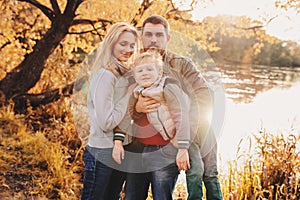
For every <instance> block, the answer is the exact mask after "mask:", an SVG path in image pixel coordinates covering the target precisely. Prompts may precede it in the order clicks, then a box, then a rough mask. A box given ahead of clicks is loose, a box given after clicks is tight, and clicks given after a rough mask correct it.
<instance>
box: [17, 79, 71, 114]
mask: <svg viewBox="0 0 300 200" xmlns="http://www.w3.org/2000/svg"><path fill="white" fill-rule="evenodd" d="M73 87H74V83H72V84H69V85H66V86H65V87H64V88H58V89H55V90H52V91H47V92H43V93H40V94H22V95H19V96H16V97H14V98H13V101H14V103H15V111H18V112H22V111H24V110H25V109H26V108H27V107H28V104H29V106H32V107H33V108H36V107H39V106H41V105H46V104H48V103H51V102H54V101H57V100H58V99H60V98H62V97H68V96H70V95H71V94H72V92H73Z"/></svg>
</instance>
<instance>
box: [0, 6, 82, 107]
mask: <svg viewBox="0 0 300 200" xmlns="http://www.w3.org/2000/svg"><path fill="white" fill-rule="evenodd" d="M81 2H82V0H68V4H67V6H66V10H65V11H64V13H63V14H60V13H55V15H54V17H53V18H52V26H51V28H50V29H49V30H48V31H47V33H46V34H45V36H44V37H43V38H42V39H41V40H39V41H38V42H37V43H36V45H35V46H34V48H33V51H32V52H31V53H30V54H27V55H25V58H24V60H23V62H21V63H20V64H19V65H18V66H17V67H16V68H14V69H13V70H12V71H11V72H9V73H7V75H6V77H5V78H4V79H2V80H1V81H0V95H1V99H2V100H1V101H2V102H0V103H2V104H3V103H4V102H3V101H8V100H9V99H14V98H17V97H18V96H20V95H24V94H26V93H27V92H28V90H30V89H31V88H32V87H33V86H34V85H35V84H36V83H37V82H38V81H39V80H40V77H41V74H42V71H43V69H44V65H45V62H46V60H47V59H48V57H49V56H50V54H51V53H52V52H53V51H54V50H55V48H56V47H57V46H58V45H59V44H60V42H61V41H62V39H63V38H64V37H65V36H66V35H67V34H68V30H69V28H70V26H71V25H72V22H73V20H74V17H75V11H76V9H77V8H78V6H79V5H80V3H81Z"/></svg>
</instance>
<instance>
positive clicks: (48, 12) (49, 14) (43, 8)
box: [19, 0, 55, 21]
mask: <svg viewBox="0 0 300 200" xmlns="http://www.w3.org/2000/svg"><path fill="white" fill-rule="evenodd" d="M19 1H23V2H27V3H30V4H31V5H34V6H35V7H37V8H38V9H40V10H41V11H42V12H43V13H44V14H45V15H46V16H47V17H48V18H49V20H50V21H53V20H54V18H55V15H54V13H53V11H52V10H51V9H50V8H48V7H47V6H44V5H42V4H41V3H40V2H38V1H36V0H19Z"/></svg>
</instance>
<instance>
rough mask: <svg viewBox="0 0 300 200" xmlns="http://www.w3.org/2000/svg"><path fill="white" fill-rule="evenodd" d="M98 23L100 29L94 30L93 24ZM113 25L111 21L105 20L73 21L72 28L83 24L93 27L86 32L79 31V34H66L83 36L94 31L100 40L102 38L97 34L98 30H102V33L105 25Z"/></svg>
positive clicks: (101, 35)
mask: <svg viewBox="0 0 300 200" xmlns="http://www.w3.org/2000/svg"><path fill="white" fill-rule="evenodd" d="M99 22H101V24H102V25H101V26H100V27H98V28H96V27H95V24H96V23H99ZM113 23H114V22H113V21H110V20H106V19H98V20H89V19H77V20H74V21H73V23H72V26H76V25H82V24H85V25H91V26H92V27H93V29H92V30H87V31H80V32H74V31H72V32H69V33H68V34H85V33H92V32H94V31H95V32H96V33H97V35H98V36H99V37H100V39H101V38H103V34H101V33H99V32H98V30H100V29H103V31H105V30H106V26H107V24H113Z"/></svg>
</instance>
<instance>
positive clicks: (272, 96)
mask: <svg viewBox="0 0 300 200" xmlns="http://www.w3.org/2000/svg"><path fill="white" fill-rule="evenodd" d="M219 71H220V73H221V77H222V81H223V85H224V89H225V92H226V97H227V98H226V113H225V122H224V126H223V130H222V134H221V137H220V138H219V141H218V142H219V152H220V154H221V158H222V160H223V161H228V160H231V159H235V158H236V157H235V156H236V155H235V153H236V151H237V147H238V144H239V142H240V140H241V139H243V140H246V139H247V137H248V136H250V135H251V134H253V133H258V131H259V130H260V129H261V128H264V129H266V130H268V131H269V132H271V133H273V134H279V133H284V134H285V133H286V134H289V133H292V132H293V133H296V134H300V105H299V102H300V69H299V68H284V67H266V66H230V65H222V66H220V68H219Z"/></svg>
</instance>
